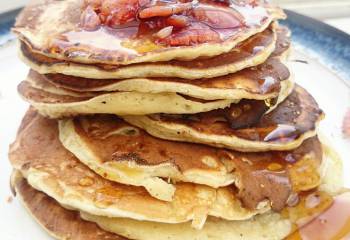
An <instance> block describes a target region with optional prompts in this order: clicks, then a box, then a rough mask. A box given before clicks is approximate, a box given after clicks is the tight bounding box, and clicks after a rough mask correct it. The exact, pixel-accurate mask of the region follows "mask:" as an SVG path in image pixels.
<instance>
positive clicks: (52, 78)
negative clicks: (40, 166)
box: [27, 58, 291, 100]
mask: <svg viewBox="0 0 350 240" xmlns="http://www.w3.org/2000/svg"><path fill="white" fill-rule="evenodd" d="M27 81H30V82H31V83H32V84H34V85H37V86H42V87H40V88H41V89H43V90H45V91H49V88H52V89H53V91H52V92H53V93H59V94H61V95H72V96H84V95H86V94H87V93H89V94H90V95H94V94H95V95H97V94H98V93H99V92H102V91H103V92H113V91H122V92H125V91H126V92H133V91H135V92H145V93H161V92H174V93H179V94H183V95H187V96H191V97H195V98H199V99H204V100H216V99H243V98H245V99H269V98H274V97H277V96H278V94H279V93H280V91H281V88H283V87H284V85H288V84H289V82H290V81H291V75H290V72H289V70H288V68H287V67H286V66H285V65H284V64H283V63H282V62H281V61H280V60H279V59H276V58H271V59H269V60H267V61H266V62H265V63H263V64H261V65H259V66H257V67H253V68H248V69H244V70H242V71H239V72H237V73H234V74H229V75H226V76H221V77H215V78H208V79H197V80H186V79H180V78H138V79H123V80H98V79H87V78H80V77H74V76H68V75H63V74H46V75H42V74H39V73H38V72H35V71H33V70H31V71H30V73H29V75H28V77H27ZM44 82H46V83H44ZM47 82H48V83H47ZM49 85H52V86H49ZM90 92H91V93H90Z"/></svg>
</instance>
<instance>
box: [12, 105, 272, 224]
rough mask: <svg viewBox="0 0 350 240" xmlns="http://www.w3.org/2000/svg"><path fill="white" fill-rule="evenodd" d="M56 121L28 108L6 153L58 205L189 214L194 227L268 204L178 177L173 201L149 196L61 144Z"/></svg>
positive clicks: (159, 215) (178, 217) (103, 211)
mask: <svg viewBox="0 0 350 240" xmlns="http://www.w3.org/2000/svg"><path fill="white" fill-rule="evenodd" d="M57 125H58V124H57V121H55V120H50V119H46V118H44V117H42V116H40V115H39V114H38V113H36V112H35V111H33V110H30V111H29V112H28V113H27V114H26V116H25V117H24V120H23V122H22V125H21V127H20V130H19V133H18V136H17V140H16V141H15V142H14V143H13V144H12V145H11V147H10V153H9V157H10V161H11V164H12V166H13V167H14V168H15V169H16V170H19V171H20V172H21V173H22V174H23V176H24V177H25V178H26V179H27V180H28V183H29V184H30V185H31V186H32V187H34V188H36V189H37V190H40V191H42V192H44V193H46V194H47V195H49V196H50V197H52V198H54V199H55V200H56V201H58V202H59V203H60V204H61V205H63V206H67V207H69V208H71V209H77V210H81V211H85V212H88V213H90V214H94V215H101V216H108V217H125V218H132V219H137V220H148V221H154V222H167V223H180V222H187V221H191V220H192V224H193V226H194V227H196V228H201V227H202V226H203V224H204V223H205V220H206V218H207V216H209V215H210V216H215V217H220V218H224V219H228V220H243V219H249V218H251V217H252V216H254V215H256V214H258V213H262V212H266V211H268V210H269V206H268V205H267V204H266V202H265V203H261V204H259V209H257V210H250V209H247V208H244V207H242V204H241V202H240V201H239V200H238V199H237V198H236V196H235V193H234V191H233V189H231V188H219V189H213V188H210V187H207V186H203V185H196V184H191V183H178V184H176V186H175V187H176V192H175V195H174V199H173V201H172V202H165V201H160V200H157V199H155V198H153V197H151V196H150V195H149V194H148V193H147V191H146V190H145V189H144V188H142V187H135V186H128V185H123V184H118V183H116V182H111V181H109V180H107V179H105V178H103V177H100V176H99V175H97V174H96V173H94V172H93V171H91V170H90V169H89V168H88V167H87V166H85V165H84V164H82V163H81V162H80V161H79V160H78V159H76V158H75V157H74V155H73V154H71V153H70V152H69V151H68V150H66V149H65V148H64V147H63V146H62V144H61V143H60V141H59V139H58V134H59V133H58V127H57ZM223 202H224V203H225V204H222V203H223Z"/></svg>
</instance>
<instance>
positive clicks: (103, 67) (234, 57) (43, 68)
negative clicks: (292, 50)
mask: <svg viewBox="0 0 350 240" xmlns="http://www.w3.org/2000/svg"><path fill="white" fill-rule="evenodd" d="M275 25H276V24H275ZM275 28H276V27H274V25H273V26H271V27H270V28H268V29H266V30H265V31H263V32H262V33H259V34H257V35H255V36H253V37H251V38H249V39H248V40H246V41H244V42H242V43H241V44H239V45H238V46H237V47H236V48H234V49H233V50H231V51H230V52H228V53H224V54H221V55H219V56H215V57H212V58H198V59H195V60H191V61H179V60H172V61H168V62H156V63H138V64H130V65H126V66H113V65H108V64H79V63H74V62H69V61H65V60H59V59H53V58H49V57H46V56H44V55H41V54H38V53H33V52H31V51H30V49H29V48H28V47H27V46H26V45H25V44H24V43H23V42H22V44H21V48H20V56H21V58H22V60H23V61H24V62H25V63H27V65H29V66H30V67H31V68H33V69H34V70H36V71H38V72H40V73H42V74H46V73H62V74H66V75H69V76H78V77H79V76H80V77H85V78H96V79H100V80H101V79H106V78H112V79H113V78H117V79H125V78H145V77H179V78H183V79H198V78H213V77H217V76H224V75H227V74H229V73H234V72H237V71H239V70H241V69H244V68H248V67H251V66H256V65H258V64H262V63H263V62H265V61H266V60H267V58H268V57H269V55H270V54H271V53H272V52H273V51H277V52H278V53H279V54H278V56H283V59H285V57H286V56H287V54H284V53H287V52H288V49H289V46H290V44H282V45H281V44H277V45H276V44H275V43H276V33H275V32H276V30H275ZM283 29H284V28H283V27H278V28H277V33H278V34H277V43H280V42H284V43H288V41H289V40H288V39H289V36H288V34H287V31H282V30H283ZM274 55H276V54H274ZM276 56H277V55H276Z"/></svg>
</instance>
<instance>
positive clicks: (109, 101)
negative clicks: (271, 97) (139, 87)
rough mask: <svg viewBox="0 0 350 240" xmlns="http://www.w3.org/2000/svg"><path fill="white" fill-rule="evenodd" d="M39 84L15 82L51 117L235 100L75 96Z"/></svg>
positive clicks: (195, 107)
mask: <svg viewBox="0 0 350 240" xmlns="http://www.w3.org/2000/svg"><path fill="white" fill-rule="evenodd" d="M48 84H49V83H48ZM41 88H42V87H41V86H40V85H39V86H38V85H37V84H36V82H34V81H23V82H21V83H20V84H19V86H18V92H19V94H20V95H21V97H22V98H23V99H24V100H25V101H27V102H29V103H30V104H31V105H32V106H33V107H34V108H36V109H37V110H38V111H39V112H40V113H41V114H42V115H44V116H48V117H51V118H60V117H66V116H76V115H79V114H97V113H108V114H117V115H145V114H153V113H172V114H181V113H198V112H207V111H210V110H213V109H218V108H225V107H227V106H229V105H230V104H231V103H232V102H236V101H237V100H233V99H229V100H225V99H224V100H213V101H205V100H201V99H194V98H190V97H185V96H182V95H179V94H176V93H167V92H164V93H142V92H107V93H105V92H101V93H96V94H94V95H93V96H89V95H84V94H83V95H82V96H76V94H74V95H72V94H70V93H68V94H70V95H61V94H62V92H61V91H59V92H57V91H56V89H55V88H52V87H50V88H42V89H41ZM50 91H51V92H50ZM52 91H54V92H55V91H56V93H53V92H52ZM65 94H67V93H65Z"/></svg>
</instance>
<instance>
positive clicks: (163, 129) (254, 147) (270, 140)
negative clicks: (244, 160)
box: [123, 85, 324, 152]
mask: <svg viewBox="0 0 350 240" xmlns="http://www.w3.org/2000/svg"><path fill="white" fill-rule="evenodd" d="M242 105H243V106H240V108H239V109H236V110H235V111H233V113H232V114H233V116H232V117H233V118H234V119H233V120H232V124H235V123H237V122H238V121H245V119H246V118H245V117H246V115H245V113H246V112H247V113H249V114H251V111H249V110H250V109H251V108H253V107H254V106H253V105H249V104H248V105H247V106H245V104H242ZM252 114H255V113H254V112H253V113H252ZM323 116H324V114H323V112H322V110H320V108H319V107H318V104H317V103H316V101H315V100H314V99H313V97H312V96H311V95H310V94H309V93H307V91H306V90H305V89H303V88H302V87H300V86H298V85H296V86H295V88H294V91H293V92H292V93H291V94H290V95H289V96H288V97H287V98H286V100H284V101H283V102H282V103H281V104H279V105H278V106H277V107H276V108H275V109H274V110H273V111H271V112H269V113H267V114H265V115H263V116H262V118H261V119H260V120H259V121H258V122H257V124H254V125H252V126H249V127H246V128H238V129H234V128H233V127H232V126H230V125H229V124H228V122H227V121H226V120H223V119H222V117H220V110H218V111H214V112H209V113H201V114H195V115H185V116H183V117H181V115H166V114H160V115H151V116H125V117H123V118H124V119H125V120H126V121H127V122H129V123H131V124H133V125H135V126H138V127H140V128H142V129H145V130H146V131H147V132H148V133H150V134H151V135H153V136H156V137H160V138H163V139H168V140H174V141H186V142H195V143H203V144H208V145H212V146H215V147H224V148H229V149H234V150H239V151H245V152H249V151H250V152H261V151H269V150H290V149H294V148H296V147H298V146H300V144H301V143H302V142H303V141H304V140H305V139H307V138H309V137H312V136H314V135H315V134H316V127H317V124H318V122H319V121H320V120H321V119H322V118H323ZM235 120H236V121H235Z"/></svg>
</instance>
